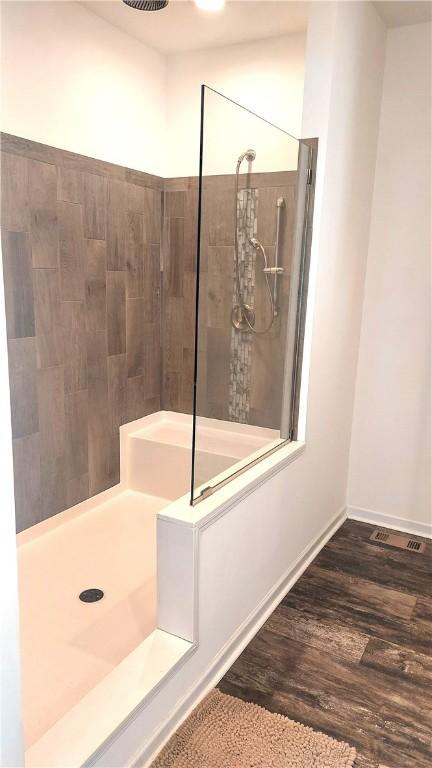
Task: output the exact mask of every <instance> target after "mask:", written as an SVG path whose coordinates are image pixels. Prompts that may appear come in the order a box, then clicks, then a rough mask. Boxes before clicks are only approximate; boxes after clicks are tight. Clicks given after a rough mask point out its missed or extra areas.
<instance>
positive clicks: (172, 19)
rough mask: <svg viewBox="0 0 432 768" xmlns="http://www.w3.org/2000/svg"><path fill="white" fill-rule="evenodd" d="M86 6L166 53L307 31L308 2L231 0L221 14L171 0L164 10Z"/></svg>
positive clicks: (116, 0) (116, 1)
mask: <svg viewBox="0 0 432 768" xmlns="http://www.w3.org/2000/svg"><path fill="white" fill-rule="evenodd" d="M82 5H84V6H85V7H86V8H88V9H90V10H91V11H93V13H96V14H97V15H98V16H100V17H101V18H103V19H105V20H106V21H109V22H110V23H111V24H113V25H114V26H116V27H119V29H121V30H123V31H124V32H127V33H128V34H129V35H132V36H133V37H135V38H137V39H138V40H140V41H141V42H143V43H145V44H146V45H148V46H150V47H151V48H154V49H155V50H157V51H160V52H161V53H164V54H168V55H170V54H174V53H180V52H182V51H194V50H195V51H196V50H202V49H205V48H215V47H219V46H223V45H231V44H235V43H245V42H249V41H252V40H262V39H263V38H268V37H277V36H279V35H286V34H289V33H293V32H301V31H305V30H306V26H307V9H308V3H307V2H295V0H265V2H264V1H263V0H259V1H258V2H256V0H226V4H225V8H224V10H223V11H221V12H219V13H208V12H205V11H200V10H199V9H198V8H197V7H196V5H195V4H194V3H193V2H191V1H190V0H170V4H169V5H168V7H167V8H165V9H164V10H163V11H157V12H152V13H149V12H145V11H136V10H134V9H132V8H128V7H127V6H126V5H125V4H124V3H123V2H121V0H110V1H108V2H106V1H105V0H96V1H95V0H93V2H86V1H85V2H84V1H82Z"/></svg>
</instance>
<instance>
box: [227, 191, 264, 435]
mask: <svg viewBox="0 0 432 768" xmlns="http://www.w3.org/2000/svg"><path fill="white" fill-rule="evenodd" d="M257 216H258V190H257V189H241V190H240V191H239V193H238V196H237V221H238V226H237V243H238V255H239V272H240V291H241V296H242V299H243V302H244V303H245V304H249V306H250V307H251V309H253V308H254V303H255V259H256V257H255V249H254V248H252V246H251V244H250V242H249V240H250V238H252V237H256V234H257V225H258V218H257ZM238 300H239V297H238V295H237V279H236V269H235V262H234V264H233V307H234V306H235V305H236V304H238ZM230 351H231V359H230V386H229V404H228V419H229V421H235V422H237V423H238V424H247V423H248V421H249V410H250V377H251V367H252V333H251V332H250V331H239V330H237V329H236V328H234V327H233V328H232V329H231V348H230Z"/></svg>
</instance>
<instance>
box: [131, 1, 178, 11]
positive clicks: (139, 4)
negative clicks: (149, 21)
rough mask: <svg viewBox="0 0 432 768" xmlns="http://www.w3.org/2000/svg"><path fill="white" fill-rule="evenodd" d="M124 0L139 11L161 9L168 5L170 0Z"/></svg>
mask: <svg viewBox="0 0 432 768" xmlns="http://www.w3.org/2000/svg"><path fill="white" fill-rule="evenodd" d="M123 2H124V3H125V5H128V6H129V8H135V9H136V10H137V11H161V10H162V9H163V8H166V7H167V5H168V2H169V0H123Z"/></svg>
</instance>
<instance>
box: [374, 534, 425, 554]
mask: <svg viewBox="0 0 432 768" xmlns="http://www.w3.org/2000/svg"><path fill="white" fill-rule="evenodd" d="M370 539H371V540H372V541H379V542H381V543H382V544H389V546H390V547H397V548H398V549H407V550H408V551H409V552H423V551H424V548H425V545H424V544H423V543H422V542H421V541H416V540H415V539H411V538H410V537H409V536H404V534H403V533H387V531H380V530H379V529H376V530H375V531H374V532H373V534H372V536H370Z"/></svg>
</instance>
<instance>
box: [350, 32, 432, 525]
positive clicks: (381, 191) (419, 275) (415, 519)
mask: <svg viewBox="0 0 432 768" xmlns="http://www.w3.org/2000/svg"><path fill="white" fill-rule="evenodd" d="M431 211H432V200H431V25H430V24H418V25H415V26H410V27H400V28H397V29H391V30H389V31H388V34H387V49H386V61H385V74H384V89H383V99H382V107H381V118H380V128H379V143H378V156H377V167H376V178H375V188H374V195H373V207H372V221H371V239H370V248H369V257H368V267H367V278H366V290H365V300H364V309H363V321H362V331H361V343H360V356H359V366H358V376H357V385H356V397H355V408H354V419H353V434H352V445H351V459H350V473H349V487H348V505H349V508H351V509H350V513H351V514H353V515H355V516H357V517H363V518H365V519H369V520H371V521H373V522H376V523H378V524H379V523H382V524H383V525H386V524H387V525H390V526H392V525H393V526H395V527H402V528H404V529H406V530H408V531H412V532H413V533H423V534H424V535H426V534H427V533H428V530H429V535H430V533H431V517H432V511H431V488H430V484H431V442H430V431H431V411H430V404H431V377H430V371H431V368H430V366H431V334H430V309H431V282H430V277H431V261H430V259H431Z"/></svg>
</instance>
